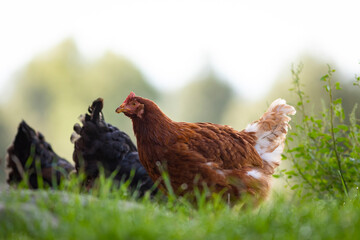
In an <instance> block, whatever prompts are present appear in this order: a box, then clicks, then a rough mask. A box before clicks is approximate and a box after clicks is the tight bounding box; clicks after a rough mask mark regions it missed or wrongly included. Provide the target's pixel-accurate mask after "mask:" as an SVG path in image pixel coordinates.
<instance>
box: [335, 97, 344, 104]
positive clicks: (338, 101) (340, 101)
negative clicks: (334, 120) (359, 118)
mask: <svg viewBox="0 0 360 240" xmlns="http://www.w3.org/2000/svg"><path fill="white" fill-rule="evenodd" d="M341 103H342V99H341V98H338V99H336V100H335V101H334V104H335V105H336V104H341Z"/></svg>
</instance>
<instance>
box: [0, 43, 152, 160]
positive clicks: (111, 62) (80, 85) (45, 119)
mask: <svg viewBox="0 0 360 240" xmlns="http://www.w3.org/2000/svg"><path fill="white" fill-rule="evenodd" d="M130 91H134V92H135V93H136V94H139V95H142V96H144V97H149V98H152V99H156V98H157V95H158V93H157V91H156V90H155V89H154V88H153V87H152V86H151V85H149V84H148V83H147V82H146V81H145V79H144V77H143V76H142V74H141V73H140V71H139V70H138V69H137V68H136V67H135V66H134V65H133V64H132V63H131V62H129V61H128V60H127V59H125V58H123V57H120V56H117V55H115V54H112V53H107V54H105V55H104V56H103V57H102V58H101V59H99V60H95V61H94V62H91V63H88V62H86V61H85V60H84V59H83V57H82V56H81V54H80V53H79V52H78V50H77V47H76V45H75V43H74V41H73V40H71V39H70V40H66V41H64V42H62V43H61V44H60V45H58V46H57V47H55V48H54V49H52V50H51V51H49V52H47V53H45V54H42V55H40V56H38V57H35V58H34V59H33V60H32V61H31V62H30V63H29V64H28V65H27V66H26V67H25V68H24V70H22V71H21V73H20V75H19V76H18V77H17V79H16V86H15V92H14V94H13V96H12V98H11V99H10V101H9V102H8V103H6V104H5V105H4V106H3V109H11V112H8V114H7V115H6V118H7V119H9V121H8V122H10V124H9V125H4V124H2V123H0V131H1V127H3V128H4V126H5V129H10V133H11V138H9V139H5V140H4V139H3V138H2V141H3V140H4V141H5V142H7V144H6V145H9V144H10V142H11V141H12V140H13V138H14V136H15V132H16V130H17V125H18V124H19V122H20V121H21V119H25V120H26V121H27V122H28V123H29V124H30V125H31V126H32V127H34V128H35V129H37V130H38V131H40V132H42V133H43V134H44V135H45V137H46V139H47V140H48V141H49V142H50V143H51V144H52V145H53V147H54V150H55V151H56V152H58V154H59V155H60V156H63V157H66V158H67V159H69V160H71V159H72V157H71V156H72V151H73V145H72V144H71V143H70V135H71V133H72V127H73V125H74V123H75V122H77V121H78V120H77V117H78V116H79V115H80V114H83V113H85V112H86V110H87V107H88V106H89V105H91V103H92V101H93V100H94V99H96V98H98V97H102V98H104V100H105V107H104V115H105V118H106V120H107V121H108V122H109V123H111V124H114V125H117V126H118V127H119V128H120V129H122V130H124V131H126V132H127V133H129V135H132V127H131V122H130V121H129V120H128V119H127V118H125V117H122V116H119V115H117V114H116V113H115V108H116V107H117V106H118V105H120V104H121V102H122V101H123V100H124V99H125V98H126V96H127V95H128V94H129V93H130ZM123 124H124V126H123ZM1 147H2V149H3V147H4V145H1Z"/></svg>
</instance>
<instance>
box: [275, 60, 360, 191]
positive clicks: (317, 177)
mask: <svg viewBox="0 0 360 240" xmlns="http://www.w3.org/2000/svg"><path fill="white" fill-rule="evenodd" d="M302 67H303V66H302V65H299V66H297V68H294V67H293V68H292V76H293V85H294V88H293V89H291V90H292V91H293V92H294V93H295V94H296V95H297V96H298V102H297V108H298V109H297V110H298V118H297V121H296V125H295V127H294V128H293V131H291V132H290V134H289V137H288V141H287V145H288V151H287V152H286V153H285V154H284V158H285V159H286V158H288V159H290V160H291V162H292V163H293V169H291V170H282V172H281V173H282V174H283V175H286V176H287V180H288V179H293V178H295V179H296V180H295V181H288V184H289V185H290V186H291V188H292V189H296V188H297V189H298V190H299V192H301V193H307V194H316V195H317V196H318V197H325V196H329V195H330V196H333V197H336V198H342V197H344V196H347V195H348V193H349V191H351V190H353V189H355V188H356V187H357V186H358V185H359V183H360V174H359V173H360V171H359V170H360V133H359V130H360V125H359V124H357V119H356V117H355V111H356V108H357V105H356V104H355V105H354V108H353V111H352V113H351V114H350V115H349V116H348V117H346V116H345V113H344V110H343V107H342V99H341V98H337V99H334V91H340V90H341V86H340V83H339V82H335V83H333V82H332V79H333V74H334V73H335V70H334V69H332V68H331V67H330V66H328V72H327V74H325V75H324V76H323V77H321V79H320V80H321V81H322V82H323V83H324V89H325V91H326V92H327V95H328V99H327V100H324V101H323V105H324V108H323V111H322V112H321V113H320V114H317V113H311V112H310V111H309V110H308V109H307V107H308V106H309V104H310V102H309V100H308V98H307V96H306V94H305V93H304V91H303V85H302V84H301V81H300V73H301V71H302ZM346 120H348V123H347V122H346Z"/></svg>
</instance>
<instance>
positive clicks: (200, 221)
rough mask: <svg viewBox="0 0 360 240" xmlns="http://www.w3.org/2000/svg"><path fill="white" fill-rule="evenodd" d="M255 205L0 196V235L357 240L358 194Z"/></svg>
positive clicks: (53, 194) (44, 193)
mask: <svg viewBox="0 0 360 240" xmlns="http://www.w3.org/2000/svg"><path fill="white" fill-rule="evenodd" d="M274 195H275V196H273V197H272V199H271V200H269V201H267V202H265V203H264V204H262V205H261V206H260V207H259V208H257V209H250V208H248V209H240V207H239V206H235V207H233V208H230V207H228V206H227V205H226V204H223V203H222V202H216V201H215V202H209V203H203V204H201V205H200V206H198V207H193V206H191V205H189V204H188V203H187V202H186V201H179V200H175V201H170V200H164V199H155V200H150V199H144V200H138V201H136V200H134V199H131V198H130V197H124V196H123V194H117V193H116V192H113V193H108V194H107V195H104V194H102V195H101V194H100V195H99V196H94V195H90V194H78V193H71V192H66V191H54V190H39V191H31V190H14V189H12V190H7V191H3V192H2V193H1V194H0V238H2V239H216V240H218V239H357V238H360V228H359V226H360V204H359V203H360V197H359V196H358V195H357V193H355V194H354V195H353V196H352V197H349V198H348V199H347V201H345V202H339V201H337V200H315V199H307V200H300V199H297V198H296V197H294V198H293V199H288V200H286V199H285V198H284V197H283V196H282V195H276V194H274Z"/></svg>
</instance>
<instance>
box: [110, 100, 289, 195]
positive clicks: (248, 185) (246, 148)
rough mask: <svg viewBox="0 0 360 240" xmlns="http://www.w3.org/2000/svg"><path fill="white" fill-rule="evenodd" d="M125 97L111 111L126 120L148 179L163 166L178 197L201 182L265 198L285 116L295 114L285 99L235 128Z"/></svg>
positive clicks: (232, 192) (229, 192) (156, 176)
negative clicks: (183, 118) (171, 114)
mask: <svg viewBox="0 0 360 240" xmlns="http://www.w3.org/2000/svg"><path fill="white" fill-rule="evenodd" d="M131 95H132V96H130V95H129V97H128V98H127V99H126V100H125V102H124V103H123V104H122V105H121V106H120V107H119V108H118V110H117V112H124V113H125V114H126V115H127V116H129V117H130V118H131V119H132V121H133V127H134V133H135V135H136V138H137V144H138V151H139V156H140V161H141V163H142V164H143V165H144V166H145V168H146V170H147V171H148V173H149V175H150V177H151V178H152V179H153V180H154V181H156V180H159V179H160V177H161V170H162V167H164V168H166V171H167V172H168V173H169V177H170V182H171V186H172V188H173V190H174V191H175V193H177V194H178V195H183V194H185V193H188V192H191V191H192V190H193V188H194V187H195V186H197V187H199V188H200V189H201V188H202V187H203V186H204V184H206V185H207V186H208V187H209V188H210V189H211V190H212V191H214V192H224V193H225V195H226V196H230V198H231V199H238V198H239V197H240V196H241V195H243V193H249V194H252V195H257V196H258V197H259V198H258V199H263V198H265V197H266V196H267V194H268V192H269V189H270V179H271V174H273V171H274V168H275V167H276V166H278V158H279V157H280V154H281V152H282V147H283V142H284V139H285V135H286V132H287V126H288V121H289V120H290V118H289V117H287V116H286V115H287V114H294V113H295V110H294V108H293V107H291V106H289V105H286V103H285V101H282V100H277V101H278V102H276V103H275V102H274V103H275V105H274V106H273V105H271V106H270V108H269V110H268V111H267V112H266V113H265V114H264V116H263V117H262V118H261V119H260V120H258V121H256V122H254V123H253V124H251V125H249V126H248V128H246V129H245V130H243V131H241V132H238V131H236V130H234V129H232V128H231V127H229V126H222V125H218V124H212V123H185V122H175V121H172V120H171V119H169V118H168V117H167V116H166V115H165V114H164V113H163V112H162V111H161V110H160V109H159V107H158V106H157V105H156V104H155V103H154V102H152V101H150V100H148V99H144V98H141V97H137V96H135V95H134V94H133V93H132V94H131ZM284 109H286V111H284ZM162 188H163V190H164V191H166V190H165V188H164V186H163V187H162Z"/></svg>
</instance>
